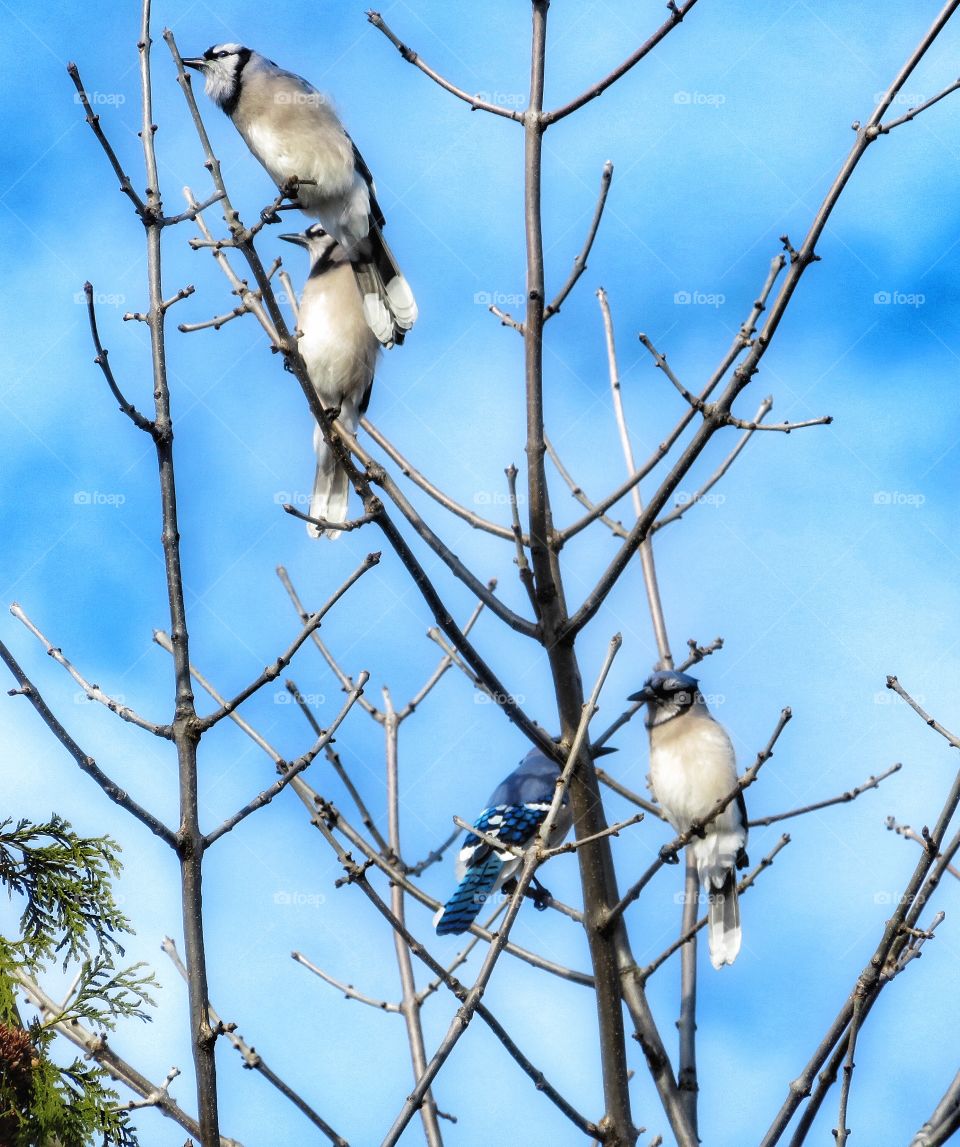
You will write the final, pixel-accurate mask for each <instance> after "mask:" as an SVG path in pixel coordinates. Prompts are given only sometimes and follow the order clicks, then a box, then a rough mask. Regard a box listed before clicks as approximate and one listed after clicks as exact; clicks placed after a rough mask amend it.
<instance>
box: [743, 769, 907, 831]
mask: <svg viewBox="0 0 960 1147" xmlns="http://www.w3.org/2000/svg"><path fill="white" fill-rule="evenodd" d="M901 768H903V766H902V765H901V764H900V763H897V764H895V765H891V766H890V768H889V769H885V770H884V771H883V772H882V773H880V774H879V775H878V776H875V777H870V779H869V780H867V781H864V782H863V784H862V785H857V787H856V788H853V789H848V790H847V791H846V792H845V793H841V794H840V795H839V796H836V797H828V798H827V799H826V800H823V801H815V802H814V803H813V804H808V805H804V806H803V807H802V808H794V809H790V810H789V811H788V812H777V813H773V815H772V816H761V817H757V818H756V819H755V820H749V821H747V826H748V827H749V828H764V827H766V826H767V825H769V824H776V823H777V821H779V820H789V819H790V818H791V817H794V816H805V815H806V814H807V813H808V812H816V811H817V810H818V809H821V808H829V807H830V805H835V804H848V803H849V802H850V801H854V800H856V799H857V797H858V796H860V794H861V793H865V792H867V791H868V790H869V789H875V788H879V787H880V783H881V781H885V780H886V779H887V777H892V776H893V774H894V773H897V772H899V771H900V769H901ZM887 827H888V828H890V827H892V826H890V825H889V824H888V825H887Z"/></svg>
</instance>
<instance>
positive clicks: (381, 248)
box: [183, 44, 417, 346]
mask: <svg viewBox="0 0 960 1147" xmlns="http://www.w3.org/2000/svg"><path fill="white" fill-rule="evenodd" d="M183 63H184V65H185V66H186V67H188V68H193V69H194V70H196V71H198V72H200V73H201V75H202V76H203V78H204V81H205V87H206V92H207V95H208V96H209V97H210V98H211V99H212V100H213V102H214V103H215V104H216V105H217V106H218V107H219V108H221V109H222V110H223V111H224V112H225V113H226V114H227V115H228V116H229V117H230V119H231V120H232V121H233V125H234V127H235V128H236V129H237V131H239V132H240V134H241V136H243V139H244V142H245V143H246V145H247V147H249V148H250V150H251V152H253V154H254V156H255V157H256V158H257V159H258V160H259V161H260V163H261V164H263V166H264V167H265V168H266V169H267V172H268V173H269V174H270V177H271V178H272V179H273V180H274V182H275V183H276V184H277V185H278V186H279V187H281V188H284V187H285V185H287V184H288V183H289V182H290V181H291V180H294V179H296V180H298V181H299V182H298V189H297V199H298V203H299V206H300V208H301V210H302V211H304V212H306V214H307V215H311V216H314V217H315V218H318V219H319V220H320V221H321V223H322V224H323V226H324V229H325V230H326V231H327V232H328V233H329V234H330V235H332V236H333V238H334V239H336V241H337V242H338V243H339V244H340V245H341V247H342V248H343V249H344V251H345V252H346V255H347V258H348V259H349V260H350V262H351V263H352V265H353V269H354V273H355V274H356V276H357V282H358V283H359V285H360V293H361V295H362V296H363V309H364V313H365V314H366V317H367V322H368V323H369V324H370V329H371V330H372V331H373V332H374V334H376V336H377V338H378V339H379V340H380V342H381V343H382V344H383V345H384V346H392V345H393V343H394V342H398V343H399V342H402V341H403V337H404V335H405V334H406V332H407V331H408V330H410V328H411V327H412V326H413V324H414V322H415V321H416V318H417V304H416V301H415V300H414V297H413V292H412V291H411V290H410V287H409V285H408V283H407V281H406V279H405V278H404V277H403V275H401V274H400V271H399V269H398V267H397V263H396V260H395V259H394V257H393V254H392V252H391V251H390V248H389V247H388V246H387V244H386V243H385V242H384V239H383V226H384V223H385V219H384V216H383V212H382V211H381V210H380V205H379V204H378V203H377V196H376V189H375V188H374V184H373V176H372V175H371V173H370V168H369V167H367V165H366V163H365V162H364V160H363V156H362V155H361V154H360V152H359V151H358V150H357V147H356V145H355V144H354V142H353V140H352V139H351V138H350V136H349V135H347V133H346V131H345V130H344V127H343V124H342V123H341V122H340V119H339V117H338V116H337V113H336V112H335V111H334V109H333V105H332V103H331V101H330V99H329V97H327V96H325V95H324V94H323V93H322V92H318V91H317V89H316V88H315V87H313V86H312V85H311V84H309V83H307V81H306V80H304V79H302V78H301V77H300V76H297V75H295V74H294V73H293V72H287V71H284V69H283V68H280V67H278V66H277V65H276V64H275V63H274V62H273V61H272V60H268V59H267V58H266V56H261V55H260V53H259V52H254V51H252V50H251V49H250V48H244V47H243V46H242V45H241V44H215V45H214V46H213V47H212V48H208V49H207V50H206V52H204V54H203V55H202V56H199V57H197V58H196V59H190V60H187V59H185V60H184V61H183Z"/></svg>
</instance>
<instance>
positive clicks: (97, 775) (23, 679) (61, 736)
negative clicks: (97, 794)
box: [0, 641, 177, 849]
mask: <svg viewBox="0 0 960 1147" xmlns="http://www.w3.org/2000/svg"><path fill="white" fill-rule="evenodd" d="M0 658H2V659H3V661H4V663H5V664H6V666H7V668H8V669H9V670H10V672H11V673H12V674H13V676H14V677H15V678H16V681H17V688H16V689H8V690H7V692H8V694H9V695H10V696H15V695H19V696H22V697H26V699H27V700H28V701H29V702H30V704H31V705H32V706H33V707H34V709H36V711H37V713H38V714H39V715H40V719H41V720H42V721H43V722H44V724H45V725H46V726H47V728H48V729H49V730H50V732H51V733H53V735H54V737H56V739H57V740H58V741H59V742H60V744H61V745H63V747H64V748H65V749H66V750H67V752H68V753H69V754H70V756H71V757H73V759H74V760H75V761H76V762H77V764H78V765H79V766H80V768H81V769H82V770H83V772H85V773H86V774H87V776H88V777H91V778H92V779H93V780H94V781H96V783H97V784H98V785H99V786H100V788H101V789H102V790H103V791H104V793H105V794H106V795H107V796H108V797H109V798H110V800H112V801H113V803H114V804H115V805H118V806H119V807H120V808H122V809H124V810H125V811H126V812H128V813H130V814H131V816H133V817H135V818H136V819H137V820H138V821H140V823H141V824H144V825H146V826H147V828H149V829H150V831H151V832H152V833H153V834H154V836H158V837H159V838H160V839H161V840H162V841H163V842H164V844H167V845H169V846H170V848H173V849H175V848H176V847H177V838H176V836H175V835H174V833H173V832H172V831H171V830H170V829H169V828H167V826H166V825H165V824H164V823H163V822H162V821H161V820H159V819H158V818H157V817H155V816H154V815H153V813H151V812H147V810H146V809H145V808H143V807H142V806H141V805H139V804H137V802H136V801H135V800H134V799H133V798H132V797H131V796H130V795H129V794H128V793H127V792H126V791H125V790H124V789H122V788H121V787H120V786H119V785H118V784H117V783H116V782H115V781H113V780H111V779H110V777H108V776H107V774H106V773H105V772H104V771H103V770H102V769H101V768H100V767H99V765H98V764H97V762H96V761H95V760H94V759H93V757H91V756H88V755H87V754H86V753H85V752H84V751H83V750H82V749H81V748H80V746H79V745H78V744H77V742H76V741H75V740H74V739H73V737H71V736H70V734H69V733H68V732H67V730H66V729H65V728H64V727H63V725H61V724H60V722H59V721H58V720H57V718H56V717H55V716H54V715H53V713H52V712H51V711H50V708H49V706H48V705H47V703H46V701H44V699H43V697H42V696H41V695H40V693H39V691H38V690H37V687H36V686H35V685H34V684H33V682H32V681H31V680H30V678H29V677H27V675H26V673H24V671H23V670H22V669H21V668H20V666H19V664H18V663H17V661H16V658H15V657H14V656H13V654H12V653H11V652H10V650H9V649H8V648H7V647H6V645H5V644H4V643H3V642H2V641H0Z"/></svg>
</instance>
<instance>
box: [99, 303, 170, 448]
mask: <svg viewBox="0 0 960 1147" xmlns="http://www.w3.org/2000/svg"><path fill="white" fill-rule="evenodd" d="M83 293H84V296H85V298H86V300H87V316H88V318H89V320H90V336H91V338H92V339H93V345H94V349H95V350H96V352H97V353H96V357H95V358H94V360H93V361H94V362H95V363H96V364H97V366H98V367H100V370H101V371H102V373H103V377H104V378H105V379H106V381H107V386H109V387H110V391H111V393H112V394H113V397H114V398H115V399H116V400H117V402H118V403H119V405H120V409H121V410H122V411H123V413H124V414H125V415H126V416H127V417H128V418H129V419H130V421H131V422H132V423H133V424H134V426H136V427H137V429H138V430H142V431H143V432H144V433H145V434H149V435H150V436H151V437H152V438H154V439H156V437H157V424H156V423H155V422H153V421H152V420H151V419H149V418H147V417H145V415H143V414H141V413H140V411H139V410H137V408H136V407H135V406H134V405H133V404H132V403H130V402H128V401H127V400H126V398H125V397H124V395H123V392H122V391H121V390H120V387H119V386H118V385H117V380H116V379H115V378H114V376H113V370H112V369H111V367H110V362H109V358H108V355H109V353H110V352H109V351H107V350H105V349H104V346H103V343H101V342H100V332H99V330H98V329H97V310H96V307H95V306H94V295H93V284H92V283H90V282H86V283H84V284H83Z"/></svg>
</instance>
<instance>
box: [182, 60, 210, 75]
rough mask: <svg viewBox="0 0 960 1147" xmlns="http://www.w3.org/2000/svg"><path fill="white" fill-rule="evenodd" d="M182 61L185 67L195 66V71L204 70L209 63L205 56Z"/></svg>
mask: <svg viewBox="0 0 960 1147" xmlns="http://www.w3.org/2000/svg"><path fill="white" fill-rule="evenodd" d="M182 63H183V66H184V67H185V68H193V70H194V71H195V72H202V71H203V69H204V68H205V67H206V65H207V61H206V60H205V59H204V58H203V56H197V57H195V58H194V59H192V60H183V61H182Z"/></svg>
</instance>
